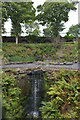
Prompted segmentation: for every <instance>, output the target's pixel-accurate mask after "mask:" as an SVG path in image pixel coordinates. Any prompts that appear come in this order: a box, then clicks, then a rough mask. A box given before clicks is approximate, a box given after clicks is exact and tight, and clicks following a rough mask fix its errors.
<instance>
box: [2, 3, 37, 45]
mask: <svg viewBox="0 0 80 120" xmlns="http://www.w3.org/2000/svg"><path fill="white" fill-rule="evenodd" d="M32 4H33V2H4V3H3V7H2V9H3V12H2V18H4V19H3V21H6V20H7V19H8V18H10V19H11V22H12V34H13V33H14V34H15V35H16V44H18V36H19V35H20V34H21V23H28V22H30V21H32V20H34V16H35V8H34V7H33V5H32ZM6 18H7V19H6Z"/></svg>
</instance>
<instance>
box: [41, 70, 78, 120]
mask: <svg viewBox="0 0 80 120" xmlns="http://www.w3.org/2000/svg"><path fill="white" fill-rule="evenodd" d="M79 78H80V71H76V72H74V71H66V70H64V69H63V70H61V71H60V72H58V73H54V72H53V77H52V81H51V85H50V87H49V89H48V91H47V98H48V100H47V101H46V100H45V101H43V102H42V107H41V108H40V110H41V112H42V118H43V119H45V118H46V119H50V118H53V119H54V120H56V119H58V118H59V119H61V118H66V119H69V118H72V119H79V118H80V115H79V113H80V84H79ZM47 84H48V83H47Z"/></svg>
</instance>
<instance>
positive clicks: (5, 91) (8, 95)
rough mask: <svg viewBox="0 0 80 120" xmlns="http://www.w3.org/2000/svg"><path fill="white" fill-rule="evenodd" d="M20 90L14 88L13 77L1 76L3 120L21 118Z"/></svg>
mask: <svg viewBox="0 0 80 120" xmlns="http://www.w3.org/2000/svg"><path fill="white" fill-rule="evenodd" d="M20 98H21V90H20V88H19V87H17V86H15V79H14V77H13V75H11V76H8V75H6V74H5V73H3V74H2V112H3V118H4V119H11V120H13V119H15V120H17V119H18V118H22V113H23V110H22V105H21V104H22V103H21V100H20Z"/></svg>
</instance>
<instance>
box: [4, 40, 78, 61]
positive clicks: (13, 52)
mask: <svg viewBox="0 0 80 120" xmlns="http://www.w3.org/2000/svg"><path fill="white" fill-rule="evenodd" d="M2 49H3V55H4V57H6V58H7V60H8V61H9V62H16V61H31V62H34V61H47V60H48V61H54V62H73V61H75V60H77V53H78V50H77V42H70V43H69V42H68V43H63V44H61V45H60V46H56V45H55V44H53V43H39V44H23V43H20V44H19V45H16V44H15V43H3V45H2Z"/></svg>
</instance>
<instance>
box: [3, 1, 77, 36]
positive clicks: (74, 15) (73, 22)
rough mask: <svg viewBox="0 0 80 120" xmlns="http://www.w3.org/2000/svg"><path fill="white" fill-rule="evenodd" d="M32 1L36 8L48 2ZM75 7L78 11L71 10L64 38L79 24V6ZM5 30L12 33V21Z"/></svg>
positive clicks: (7, 23)
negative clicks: (71, 28) (70, 28)
mask: <svg viewBox="0 0 80 120" xmlns="http://www.w3.org/2000/svg"><path fill="white" fill-rule="evenodd" d="M32 1H33V2H34V4H33V5H34V7H35V8H36V7H37V6H38V5H40V4H41V5H42V4H43V3H44V2H45V1H46V0H32ZM75 7H76V8H77V10H76V11H72V10H71V11H70V12H69V20H68V22H66V23H65V24H64V25H65V28H66V29H65V30H64V31H63V32H61V33H63V34H62V36H64V33H66V32H67V31H68V29H69V27H70V26H72V25H76V24H78V4H77V5H76V6H75ZM5 28H6V31H7V32H10V29H11V22H10V20H9V21H8V22H6V24H5ZM40 29H41V30H42V29H43V27H40ZM7 35H9V34H7Z"/></svg>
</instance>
